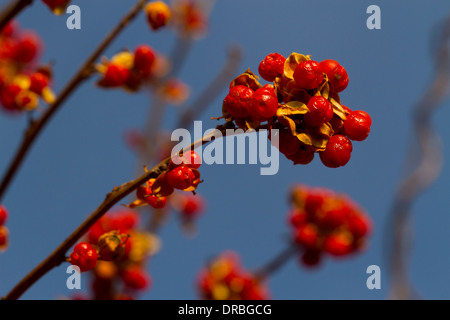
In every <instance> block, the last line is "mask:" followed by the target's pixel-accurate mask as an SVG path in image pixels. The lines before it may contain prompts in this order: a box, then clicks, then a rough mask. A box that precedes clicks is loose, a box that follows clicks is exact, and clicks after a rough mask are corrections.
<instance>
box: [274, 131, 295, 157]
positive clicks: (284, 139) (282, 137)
mask: <svg viewBox="0 0 450 320" xmlns="http://www.w3.org/2000/svg"><path fill="white" fill-rule="evenodd" d="M277 136H278V145H275V144H274V142H273V141H274V140H273V138H272V137H271V139H270V140H271V142H272V144H273V145H275V147H277V148H278V150H280V152H281V153H282V154H284V155H286V156H289V155H292V154H294V153H296V152H297V151H298V149H299V148H300V145H301V142H300V140H299V139H298V138H297V137H296V136H293V135H292V133H291V131H290V130H288V129H280V130H279V131H278V135H277Z"/></svg>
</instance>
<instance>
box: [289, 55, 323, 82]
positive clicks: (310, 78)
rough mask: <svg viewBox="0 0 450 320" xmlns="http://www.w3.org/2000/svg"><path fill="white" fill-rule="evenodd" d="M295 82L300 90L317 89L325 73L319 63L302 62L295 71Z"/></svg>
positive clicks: (311, 61)
mask: <svg viewBox="0 0 450 320" xmlns="http://www.w3.org/2000/svg"><path fill="white" fill-rule="evenodd" d="M293 76H294V80H295V82H296V83H297V85H298V86H299V87H300V88H303V89H316V88H317V87H319V85H320V84H321V83H322V81H323V72H322V70H320V67H319V63H318V62H317V61H313V60H308V61H302V62H300V63H299V64H298V65H297V67H295V70H294V75H293Z"/></svg>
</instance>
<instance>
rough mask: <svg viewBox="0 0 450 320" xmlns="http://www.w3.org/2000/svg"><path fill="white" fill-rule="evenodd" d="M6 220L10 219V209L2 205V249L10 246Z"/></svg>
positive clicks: (0, 246) (0, 217) (0, 249)
mask: <svg viewBox="0 0 450 320" xmlns="http://www.w3.org/2000/svg"><path fill="white" fill-rule="evenodd" d="M6 220H8V211H7V210H6V208H5V207H3V206H1V205H0V251H4V250H6V248H8V235H9V231H8V228H7V227H6V226H5V223H6Z"/></svg>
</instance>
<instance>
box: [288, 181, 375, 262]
mask: <svg viewBox="0 0 450 320" xmlns="http://www.w3.org/2000/svg"><path fill="white" fill-rule="evenodd" d="M291 200H292V203H293V209H292V211H291V212H290V214H289V218H288V221H289V224H290V225H291V227H292V228H293V241H294V242H295V243H296V244H298V246H299V247H300V248H301V249H303V251H302V257H301V261H302V263H303V264H304V265H307V266H315V265H318V264H319V263H320V260H321V257H322V256H323V255H324V254H325V253H327V254H330V255H332V256H335V257H342V256H348V255H350V254H352V253H355V252H357V251H359V250H361V249H362V248H363V247H364V244H365V243H366V241H367V239H366V238H367V236H368V235H369V233H370V231H371V220H370V218H369V216H368V215H367V214H366V213H365V212H364V211H363V210H362V209H361V208H360V207H359V206H358V205H356V204H355V203H354V202H353V201H351V200H350V199H349V198H348V197H346V196H344V195H341V194H336V193H334V192H332V191H331V190H328V189H323V188H309V187H306V186H297V187H295V188H294V189H293V191H292V195H291Z"/></svg>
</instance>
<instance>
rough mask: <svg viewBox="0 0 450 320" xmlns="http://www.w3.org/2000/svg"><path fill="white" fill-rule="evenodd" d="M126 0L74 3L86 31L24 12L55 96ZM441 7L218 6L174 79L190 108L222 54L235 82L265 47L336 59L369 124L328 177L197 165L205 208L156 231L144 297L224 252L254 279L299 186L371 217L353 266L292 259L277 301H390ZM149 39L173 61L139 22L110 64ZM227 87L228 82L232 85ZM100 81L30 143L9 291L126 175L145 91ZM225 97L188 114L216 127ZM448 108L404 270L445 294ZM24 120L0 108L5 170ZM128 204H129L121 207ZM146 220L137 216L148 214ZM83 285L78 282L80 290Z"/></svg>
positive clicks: (0, 167)
mask: <svg viewBox="0 0 450 320" xmlns="http://www.w3.org/2000/svg"><path fill="white" fill-rule="evenodd" d="M131 2H132V1H119V0H109V1H86V0H75V1H73V4H77V5H79V6H80V8H81V13H82V29H81V30H68V29H67V28H66V19H67V17H68V15H62V16H54V15H53V14H52V13H51V12H50V11H49V10H48V8H47V7H46V6H44V5H43V4H42V3H41V1H35V3H34V4H33V5H32V6H31V7H30V8H28V9H27V10H26V11H24V12H23V13H22V14H21V15H20V16H19V18H18V21H19V23H20V25H21V27H22V28H23V29H32V30H34V31H35V32H36V33H38V34H39V35H40V36H41V37H42V39H43V41H44V43H45V51H44V52H43V54H42V56H41V61H42V62H53V63H54V79H55V80H54V90H55V92H59V91H60V89H61V88H62V87H63V85H64V83H66V82H67V81H68V80H69V79H70V77H71V76H72V75H73V74H74V72H75V71H76V70H77V68H78V67H79V66H80V65H81V63H82V62H83V61H84V60H85V58H86V57H87V56H88V55H89V54H90V52H91V51H92V49H93V48H94V46H95V45H96V44H97V43H98V42H99V41H100V40H101V39H103V37H104V36H105V35H106V34H107V32H108V31H109V30H110V29H111V28H112V27H113V26H114V25H115V24H116V23H117V21H118V20H119V19H120V18H121V17H122V15H123V14H124V13H125V12H126V11H127V10H129V7H130V3H131ZM372 4H377V5H378V6H379V7H380V8H381V29H380V30H369V29H368V28H367V27H366V20H367V18H368V17H369V14H367V13H366V10H367V7H368V6H370V5H372ZM449 14H450V3H448V2H445V1H439V0H430V1H427V2H426V3H425V2H423V1H418V0H417V1H416V0H414V1H406V0H402V1H395V2H387V1H378V2H377V3H374V2H373V1H365V0H342V1H330V0H327V1H325V0H319V1H318V0H315V1H311V0H304V1H297V0H282V1H270V0H259V1H254V0H247V1H216V3H215V4H214V7H213V8H212V11H211V14H210V20H209V28H208V31H207V34H206V35H205V36H204V37H202V38H201V39H198V40H196V41H195V42H193V44H192V46H191V48H190V50H189V51H186V52H187V56H186V57H185V59H186V60H185V63H184V65H183V66H182V68H181V69H180V73H179V78H180V79H181V80H183V81H184V82H185V83H187V84H188V86H189V87H190V97H189V99H188V101H187V102H186V104H185V105H189V104H190V102H192V101H194V100H195V98H196V97H197V96H198V95H199V94H201V93H202V91H203V90H204V89H205V88H206V87H207V86H208V84H209V83H210V82H211V81H212V80H213V79H214V77H215V76H216V74H217V73H218V72H220V70H221V69H222V67H223V65H224V63H225V61H226V59H227V54H228V52H229V49H230V48H231V47H232V46H236V45H237V46H239V47H240V48H241V50H242V54H243V58H242V61H241V64H240V66H239V68H238V72H237V73H236V75H235V76H237V75H238V74H239V73H241V72H244V71H245V70H246V69H247V68H250V69H251V70H253V71H255V72H256V71H257V69H258V65H259V62H260V61H261V60H262V59H263V58H264V57H265V56H266V55H267V54H269V53H272V52H278V53H280V54H282V55H284V56H288V55H289V54H290V53H292V52H298V53H303V54H309V55H312V58H313V59H315V60H319V61H320V60H324V59H335V60H338V61H339V62H340V63H341V64H342V65H343V66H344V67H345V68H346V70H347V72H348V74H349V77H350V82H349V86H348V88H347V89H346V90H345V91H344V92H343V93H342V94H341V100H342V103H343V104H345V105H347V106H349V107H350V108H352V109H362V110H365V111H367V112H368V113H369V114H370V115H371V117H372V123H373V124H372V131H371V134H370V136H369V138H368V139H367V140H365V141H364V142H359V143H358V142H356V143H354V145H353V146H354V150H353V153H352V158H351V160H350V162H349V163H348V164H347V165H346V166H345V167H342V168H338V169H330V168H327V167H325V166H324V165H322V163H321V162H320V160H319V157H316V159H314V160H313V162H312V163H310V164H309V165H306V166H301V165H298V166H293V165H292V163H291V162H290V161H289V160H287V159H285V158H284V157H283V156H280V170H279V172H278V174H277V175H274V176H261V175H260V174H259V169H260V165H204V166H202V168H201V174H202V178H203V179H204V180H205V182H204V183H203V184H201V185H200V186H199V188H198V193H199V194H201V195H202V196H204V198H205V199H206V201H207V210H206V211H205V213H204V214H203V216H202V217H200V219H199V220H198V222H197V225H196V226H197V232H196V234H195V236H194V237H187V236H186V234H185V233H184V232H183V230H182V227H181V224H180V222H179V220H177V219H176V216H172V218H171V220H170V221H169V222H168V224H167V225H166V226H165V227H164V228H163V229H162V230H161V231H160V233H159V236H160V237H161V241H162V248H161V251H160V252H159V253H158V254H157V255H156V256H155V257H154V258H152V260H151V262H150V264H149V269H148V271H149V272H150V274H151V276H152V278H153V284H152V286H151V288H150V289H149V290H148V291H147V292H145V293H143V294H142V295H140V298H141V299H198V293H197V291H196V287H195V284H196V278H197V275H198V272H199V271H200V269H202V268H203V266H204V265H205V263H206V261H207V260H208V259H210V258H211V257H214V256H215V255H217V254H220V253H221V252H222V251H224V250H228V249H230V250H234V251H236V252H237V253H239V255H240V256H241V257H242V264H243V265H244V266H245V267H246V268H248V269H250V270H252V269H255V268H258V267H259V266H261V265H263V264H265V263H267V262H268V261H269V260H270V259H271V258H272V257H274V256H276V255H277V253H278V252H280V251H281V250H283V248H284V247H285V244H286V236H288V235H289V231H290V230H289V228H288V226H287V224H286V216H287V212H288V211H289V208H290V205H289V202H288V194H289V190H290V188H291V187H292V186H293V185H295V184H298V183H302V184H307V185H311V186H323V187H327V188H330V189H333V190H335V191H338V192H342V193H346V194H347V195H349V196H350V197H351V198H353V199H354V200H355V201H356V202H357V203H359V204H360V205H361V206H362V207H363V208H365V210H366V211H367V213H368V214H369V215H370V217H371V218H372V220H373V222H374V231H373V233H372V235H371V237H370V243H369V246H368V248H367V249H366V250H365V251H364V252H362V253H360V254H358V255H356V256H353V257H351V258H345V259H339V260H336V259H332V258H327V259H326V260H325V261H324V263H323V264H322V266H321V267H320V268H318V269H306V268H304V267H302V266H301V265H300V264H299V263H298V261H297V260H296V259H292V260H290V261H289V262H288V263H287V264H286V265H284V266H283V268H281V269H280V270H279V271H278V272H277V273H275V274H274V275H273V276H271V277H270V279H269V282H268V288H269V289H270V292H271V295H272V297H273V298H274V299H386V298H388V297H389V291H390V281H389V280H390V278H389V263H388V260H387V256H386V250H385V249H386V245H387V244H388V245H389V243H388V242H386V239H387V238H386V237H387V234H386V231H387V230H388V223H390V219H389V218H390V217H389V214H390V208H391V204H392V201H393V198H394V193H395V190H396V188H397V185H398V181H399V179H400V178H401V177H402V173H403V172H404V170H405V168H404V163H405V162H404V161H405V156H406V151H407V146H408V143H409V142H411V141H414V139H415V137H414V136H413V132H412V125H411V119H412V109H413V108H414V107H415V105H416V104H417V101H418V100H419V99H420V97H421V96H422V94H423V93H424V92H425V91H426V89H427V88H428V86H429V84H430V82H431V81H432V80H433V59H434V53H435V51H436V48H437V45H438V40H439V32H440V29H441V28H442V27H443V22H444V20H445V18H446V17H447V15H449ZM142 43H147V44H149V45H151V46H152V47H153V48H154V49H155V50H157V51H159V52H161V53H164V54H169V53H170V52H171V50H172V48H173V46H174V45H175V43H176V36H175V34H174V32H173V30H171V29H170V28H168V29H164V30H161V31H158V32H152V31H151V30H150V29H149V27H148V25H147V23H146V21H145V17H144V15H143V14H141V15H140V16H139V17H138V18H137V19H136V20H135V21H134V22H133V23H132V24H131V25H130V26H129V27H128V28H127V29H126V30H125V31H124V32H123V33H122V34H121V35H120V36H119V37H118V38H117V39H116V41H114V43H113V44H112V45H111V46H110V48H109V49H108V50H107V51H106V52H105V56H108V57H111V56H112V55H113V54H115V53H117V52H119V51H120V50H121V49H123V48H129V49H131V50H132V49H134V48H135V47H136V46H137V45H138V44H142ZM232 78H234V76H232V77H230V79H229V80H231V79H232ZM97 79H98V78H92V79H91V80H89V81H88V82H86V83H84V84H83V85H82V86H81V87H80V88H79V89H78V90H77V92H75V94H74V95H72V97H71V98H70V99H69V100H68V101H67V102H66V103H65V105H64V106H63V108H62V109H61V110H60V111H59V112H58V113H57V114H56V116H55V117H54V118H53V120H52V121H51V123H50V124H49V126H48V127H47V128H46V129H45V130H44V132H43V134H42V135H41V136H40V138H39V139H38V141H37V143H36V144H35V145H34V146H33V148H32V150H31V153H30V154H29V156H28V157H27V159H26V161H25V163H24V166H23V168H22V169H21V170H20V171H19V173H18V175H17V177H16V179H15V180H14V182H13V183H12V185H11V186H10V189H9V190H8V192H7V194H6V196H5V198H4V201H3V204H4V205H5V206H6V207H7V208H8V210H9V212H10V219H9V221H8V223H7V226H8V228H9V230H10V246H9V248H8V250H7V251H6V252H4V253H1V254H0V292H1V295H4V294H6V293H7V292H8V291H9V290H10V289H11V288H12V287H13V286H14V285H15V284H16V283H17V282H18V281H19V280H21V279H22V278H23V277H24V276H25V275H26V274H27V273H28V272H29V271H30V270H31V269H32V268H33V267H34V266H36V265H37V264H38V263H39V262H41V261H42V260H43V259H44V258H45V257H46V256H47V255H48V254H49V253H50V252H51V251H53V249H54V248H56V246H57V245H59V244H60V243H61V241H63V240H64V239H65V238H66V236H67V235H68V234H69V233H70V232H72V231H73V230H74V229H75V228H76V227H77V226H78V225H79V224H80V223H81V222H82V221H84V219H85V218H86V217H87V216H88V214H89V213H90V212H92V211H93V210H94V209H95V208H96V207H97V206H98V205H99V204H100V203H101V201H103V199H104V196H105V195H106V193H108V192H109V191H111V190H112V188H113V186H116V185H120V184H122V183H124V182H126V181H129V180H131V179H132V178H134V177H135V174H136V164H137V158H136V154H135V153H134V152H133V151H132V149H130V147H129V146H128V145H127V143H126V140H125V138H124V137H125V133H126V132H128V131H129V130H132V129H138V130H140V129H142V128H143V127H144V126H145V123H146V118H147V115H148V113H149V108H150V103H151V99H152V97H151V96H150V95H149V94H148V93H146V92H139V93H136V94H130V93H127V92H124V91H123V90H102V89H100V88H98V87H96V85H95V81H96V80H97ZM226 94H227V89H226V88H223V90H222V92H221V94H220V95H218V96H217V98H215V100H214V101H213V102H212V103H211V104H210V105H209V106H208V108H207V109H206V110H205V111H204V112H203V113H202V114H201V115H200V116H198V117H197V118H196V119H195V120H202V121H203V128H204V129H207V128H213V127H214V126H215V125H217V121H215V120H211V119H210V118H211V117H215V116H220V115H221V101H222V99H223V97H224V96H225V95H226ZM185 105H182V106H170V107H168V108H167V112H166V114H165V116H164V118H163V119H162V123H161V127H162V128H163V129H165V130H168V131H170V130H173V129H175V127H174V126H176V123H177V117H178V116H179V115H180V113H181V112H182V111H183V106H185ZM448 107H449V102H448V101H444V103H442V104H441V105H440V109H439V110H438V111H437V112H436V114H435V116H434V117H433V124H434V126H435V129H436V130H437V131H438V133H439V134H440V136H441V138H442V145H443V148H444V167H443V171H442V174H441V175H440V177H439V178H438V180H437V181H436V183H435V184H433V185H432V186H431V188H430V189H428V190H427V191H426V192H425V193H423V194H421V195H420V197H419V198H418V199H416V201H415V203H414V206H413V212H412V218H413V220H412V228H413V235H414V238H413V243H412V245H413V247H412V249H413V250H412V255H411V259H410V260H409V262H408V263H409V269H408V272H409V277H410V281H411V283H412V284H413V285H414V287H415V289H416V290H417V292H418V293H419V294H420V296H421V297H423V298H426V299H449V298H450V292H449V291H448V287H449V283H450V274H449V273H448V270H449V268H450V255H449V252H450V243H449V241H448V235H449V232H450V216H449V214H448V208H449V206H450V197H449V184H448V181H449V179H450V171H449V166H448V165H447V162H446V161H445V160H446V159H448V158H449V157H448V156H449V148H448V143H447V141H448V140H447V138H448V137H449V135H450V131H449V130H450V129H449V126H448V125H447V122H446V121H447V119H450V110H449V108H448ZM26 125H27V117H26V116H25V115H19V116H11V115H9V114H7V113H2V114H1V115H0V146H1V150H2V151H1V152H0V172H3V171H4V170H5V169H6V167H7V165H8V164H9V161H10V159H11V157H12V155H13V154H14V152H15V150H16V147H17V144H18V143H19V142H20V139H21V137H22V133H23V130H24V128H25V127H26ZM122 203H126V201H123V202H122ZM143 214H144V215H145V210H144V211H143ZM369 265H379V266H380V268H381V283H382V284H381V289H380V290H368V289H367V287H366V279H367V277H368V274H366V269H367V267H368V266H369ZM66 267H67V265H62V266H60V267H58V268H55V269H54V270H52V271H51V272H50V273H48V274H47V275H46V276H45V277H43V278H42V279H41V280H40V281H39V282H38V283H36V284H35V285H34V286H33V287H31V288H30V289H29V290H28V291H27V292H26V293H25V294H24V296H23V297H22V298H23V299H58V298H62V297H69V296H71V295H72V294H73V293H75V292H71V291H70V290H68V289H67V288H66V279H67V276H68V275H67V274H66ZM88 287H89V281H88V279H87V277H84V278H83V285H82V288H83V290H86V291H88Z"/></svg>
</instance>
